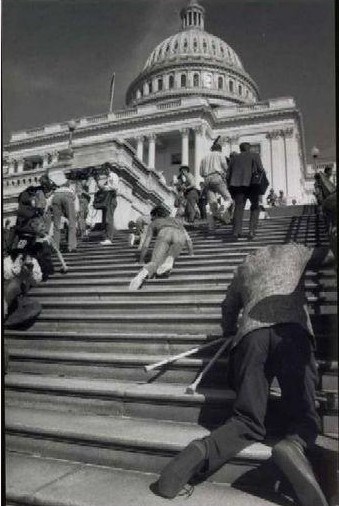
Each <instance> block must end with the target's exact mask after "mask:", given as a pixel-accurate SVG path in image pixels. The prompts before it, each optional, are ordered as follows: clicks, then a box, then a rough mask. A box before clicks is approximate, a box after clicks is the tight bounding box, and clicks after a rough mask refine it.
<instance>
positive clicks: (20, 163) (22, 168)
mask: <svg viewBox="0 0 339 506" xmlns="http://www.w3.org/2000/svg"><path fill="white" fill-rule="evenodd" d="M23 171H24V161H23V160H18V168H17V173H18V174H21V173H22V172H23Z"/></svg>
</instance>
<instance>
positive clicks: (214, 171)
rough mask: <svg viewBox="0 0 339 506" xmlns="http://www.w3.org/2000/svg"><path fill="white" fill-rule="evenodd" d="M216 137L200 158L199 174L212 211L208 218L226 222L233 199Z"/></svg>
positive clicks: (229, 215)
mask: <svg viewBox="0 0 339 506" xmlns="http://www.w3.org/2000/svg"><path fill="white" fill-rule="evenodd" d="M218 139H219V137H218V138H217V139H216V140H215V141H214V142H213V144H212V146H211V151H210V153H208V154H207V155H206V156H205V157H204V158H203V159H202V160H201V164H200V175H201V176H202V177H203V178H204V187H205V191H206V193H207V203H208V204H209V207H210V211H211V213H212V215H211V218H210V220H211V221H212V220H213V218H217V219H218V220H221V221H223V222H224V223H226V224H228V223H230V221H231V219H232V211H231V210H232V204H233V200H232V197H231V194H230V192H229V191H228V188H227V184H226V174H227V161H226V157H225V156H224V155H222V153H221V144H220V143H219V142H218ZM218 195H220V196H221V197H222V198H223V200H224V204H223V207H224V210H222V209H221V207H220V205H219V204H218ZM213 227H214V223H212V222H211V228H213Z"/></svg>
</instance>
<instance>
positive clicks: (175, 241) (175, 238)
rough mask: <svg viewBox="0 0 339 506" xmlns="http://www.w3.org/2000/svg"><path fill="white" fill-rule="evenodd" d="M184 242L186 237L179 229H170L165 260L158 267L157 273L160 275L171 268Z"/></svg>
mask: <svg viewBox="0 0 339 506" xmlns="http://www.w3.org/2000/svg"><path fill="white" fill-rule="evenodd" d="M185 244H186V237H185V235H184V234H183V232H182V231H181V230H176V229H174V228H173V229H172V231H171V242H170V246H169V249H168V251H167V255H166V258H165V261H164V262H163V263H162V264H161V265H160V266H159V267H158V269H157V274H159V275H162V274H165V273H166V272H169V271H171V270H172V268H173V265H174V262H175V259H176V258H177V257H178V256H179V255H180V253H181V251H182V250H183V249H184V247H185Z"/></svg>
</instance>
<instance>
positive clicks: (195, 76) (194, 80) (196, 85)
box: [193, 74, 199, 88]
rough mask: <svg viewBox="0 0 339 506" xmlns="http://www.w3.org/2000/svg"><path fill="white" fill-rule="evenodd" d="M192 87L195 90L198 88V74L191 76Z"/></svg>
mask: <svg viewBox="0 0 339 506" xmlns="http://www.w3.org/2000/svg"><path fill="white" fill-rule="evenodd" d="M193 86H194V87H195V88H197V87H198V86H199V74H194V75H193Z"/></svg>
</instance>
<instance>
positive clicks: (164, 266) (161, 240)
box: [129, 206, 193, 290]
mask: <svg viewBox="0 0 339 506" xmlns="http://www.w3.org/2000/svg"><path fill="white" fill-rule="evenodd" d="M151 220H152V222H151V223H150V225H149V226H148V228H147V232H146V236H145V239H144V241H143V244H142V247H141V252H140V262H141V263H143V262H144V259H145V256H146V253H147V250H148V247H149V245H150V242H151V240H152V237H153V235H154V234H157V239H156V241H155V245H154V249H153V253H152V258H151V261H150V262H149V263H147V264H146V265H145V266H144V267H143V268H142V269H141V271H140V272H139V273H138V274H137V276H135V278H133V279H132V281H131V283H130V285H129V289H130V290H138V289H139V288H140V287H141V285H142V284H143V282H144V281H145V279H146V278H151V277H152V276H154V274H158V275H159V276H161V275H163V274H166V273H169V272H170V271H171V270H172V268H173V264H174V261H175V259H176V258H177V257H178V256H179V255H180V253H181V251H182V250H183V249H184V247H185V246H186V245H187V247H188V250H189V254H190V255H193V244H192V240H191V238H190V236H189V235H188V233H187V231H186V230H185V228H184V227H183V225H182V223H181V222H180V221H179V220H177V219H176V218H172V217H171V216H169V212H168V211H167V210H166V209H165V208H163V207H161V206H157V207H155V208H153V209H152V211H151Z"/></svg>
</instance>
